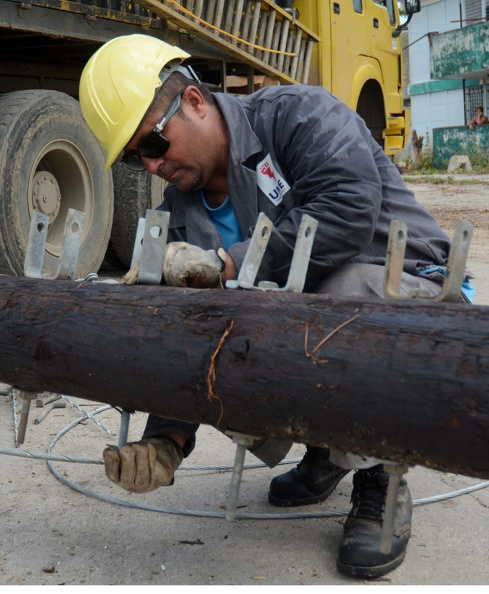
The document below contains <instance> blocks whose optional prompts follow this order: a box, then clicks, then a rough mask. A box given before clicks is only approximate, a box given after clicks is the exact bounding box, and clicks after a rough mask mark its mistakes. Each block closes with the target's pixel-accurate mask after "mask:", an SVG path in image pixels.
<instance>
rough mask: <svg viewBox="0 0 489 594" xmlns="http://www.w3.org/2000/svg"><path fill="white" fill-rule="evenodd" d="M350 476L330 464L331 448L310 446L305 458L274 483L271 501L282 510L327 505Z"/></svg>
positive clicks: (271, 488) (269, 495)
mask: <svg viewBox="0 0 489 594" xmlns="http://www.w3.org/2000/svg"><path fill="white" fill-rule="evenodd" d="M349 472H350V471H349V470H345V469H344V468H340V467H339V466H335V465H334V464H332V463H331V462H330V461H329V450H328V448H313V447H310V446H307V451H306V453H305V455H304V458H303V459H302V461H301V462H300V463H299V464H298V466H297V467H296V468H293V469H292V470H289V472H286V473H285V474H281V475H279V476H276V477H275V478H274V479H273V480H272V482H271V483H270V491H269V492H268V500H269V501H270V503H271V504H272V505H278V506H280V507H288V506H293V505H309V504H311V503H318V502H319V501H324V500H325V499H326V497H328V496H329V495H331V493H332V492H333V490H334V488H335V487H336V485H337V484H338V483H339V482H340V480H341V479H342V478H343V477H344V476H345V474H348V473H349Z"/></svg>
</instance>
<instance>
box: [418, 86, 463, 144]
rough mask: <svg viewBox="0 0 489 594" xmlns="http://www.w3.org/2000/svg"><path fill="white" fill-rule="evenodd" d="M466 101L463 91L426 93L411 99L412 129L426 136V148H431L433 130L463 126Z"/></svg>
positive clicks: (419, 134)
mask: <svg viewBox="0 0 489 594" xmlns="http://www.w3.org/2000/svg"><path fill="white" fill-rule="evenodd" d="M463 123H464V101H463V93H462V90H461V89H456V90H453V91H440V92H438V93H426V94H424V95H413V96H412V97H411V129H412V130H416V133H417V134H418V136H424V146H425V147H428V146H431V139H432V130H433V128H444V127H447V126H462V125H463Z"/></svg>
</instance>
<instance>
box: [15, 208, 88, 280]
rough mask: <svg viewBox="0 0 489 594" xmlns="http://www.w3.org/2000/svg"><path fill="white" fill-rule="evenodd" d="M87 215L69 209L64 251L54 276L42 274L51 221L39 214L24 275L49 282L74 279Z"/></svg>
mask: <svg viewBox="0 0 489 594" xmlns="http://www.w3.org/2000/svg"><path fill="white" fill-rule="evenodd" d="M84 219H85V215H84V214H83V213H82V212H80V211H79V210H74V209H73V208H70V209H69V210H68V214H67V216H66V221H65V229H64V237H63V249H62V252H61V256H60V258H59V262H58V268H57V270H56V272H55V273H54V274H52V275H49V276H46V275H44V274H43V266H44V254H45V245H46V238H47V234H48V225H49V217H48V216H47V215H46V214H44V213H42V212H39V211H37V210H35V211H34V213H33V215H32V218H31V225H30V229H29V237H28V240H27V248H26V253H25V258H24V274H25V276H27V277H28V278H46V279H51V280H54V279H59V280H67V279H72V280H73V279H74V278H75V275H76V267H77V265H78V258H79V254H80V245H81V237H82V231H83V221H84Z"/></svg>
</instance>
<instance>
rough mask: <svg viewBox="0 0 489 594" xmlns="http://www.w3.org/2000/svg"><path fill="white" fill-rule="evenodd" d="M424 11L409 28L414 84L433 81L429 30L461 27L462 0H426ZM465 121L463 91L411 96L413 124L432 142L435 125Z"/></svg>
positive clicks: (451, 124) (455, 123)
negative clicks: (460, 4) (460, 1)
mask: <svg viewBox="0 0 489 594" xmlns="http://www.w3.org/2000/svg"><path fill="white" fill-rule="evenodd" d="M421 6H422V8H421V12H419V13H418V14H415V15H414V17H413V19H412V20H411V22H410V24H409V27H408V33H409V35H408V37H409V44H412V45H410V47H409V49H408V51H409V77H410V85H417V84H420V83H429V82H430V81H431V75H430V59H431V56H430V45H429V38H428V33H435V32H438V33H443V32H445V31H451V30H453V29H458V28H459V27H460V22H458V21H459V19H460V8H459V0H424V1H423V0H422V2H421ZM463 123H464V110H463V91H462V89H454V90H449V91H438V92H430V93H425V94H423V95H418V94H413V95H411V126H412V129H414V130H416V132H417V134H418V135H419V136H424V137H425V146H428V145H431V137H432V134H431V131H432V129H433V128H439V127H444V126H460V125H463Z"/></svg>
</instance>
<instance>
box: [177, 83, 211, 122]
mask: <svg viewBox="0 0 489 594" xmlns="http://www.w3.org/2000/svg"><path fill="white" fill-rule="evenodd" d="M182 98H183V100H184V102H185V103H186V104H187V105H188V106H189V107H190V110H191V111H193V112H194V113H195V114H196V115H197V116H198V117H201V118H203V117H205V115H206V114H207V107H208V104H207V101H206V100H205V99H204V95H203V94H202V92H201V90H200V89H199V88H197V87H194V86H193V85H190V86H188V87H187V88H186V89H185V91H184V93H183V97H182Z"/></svg>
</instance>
